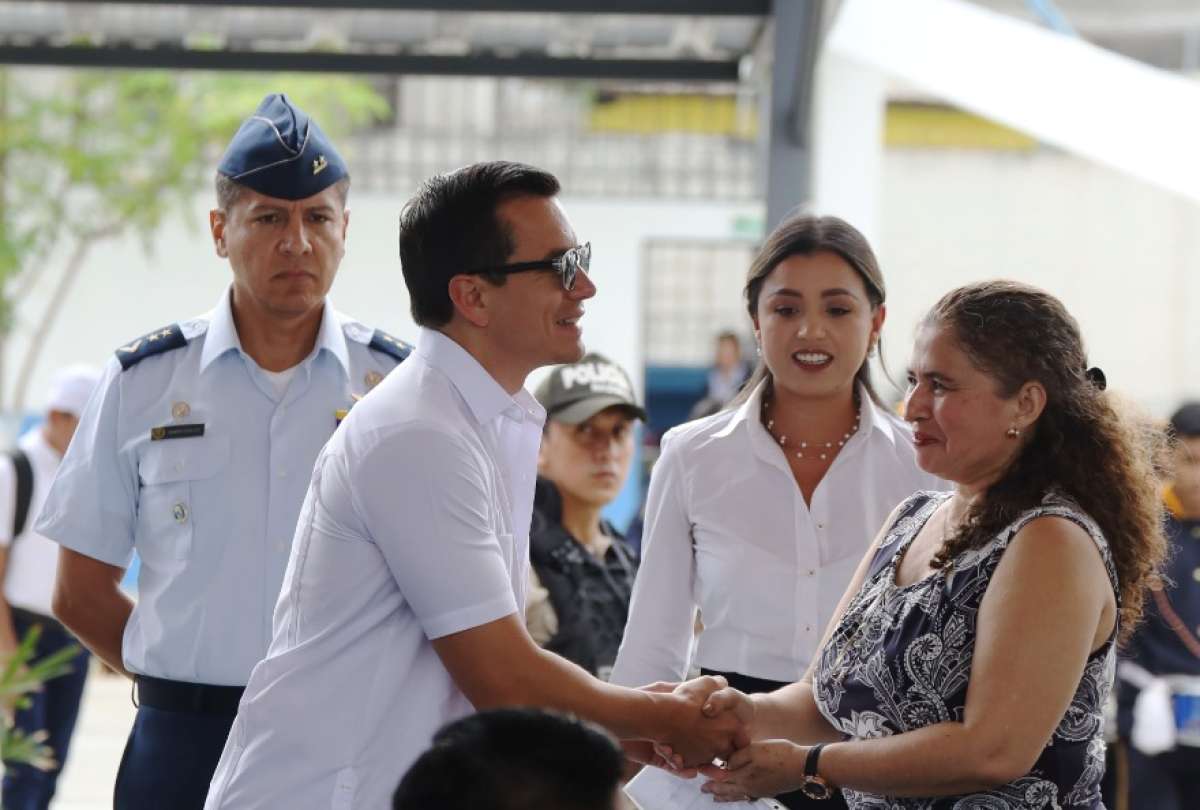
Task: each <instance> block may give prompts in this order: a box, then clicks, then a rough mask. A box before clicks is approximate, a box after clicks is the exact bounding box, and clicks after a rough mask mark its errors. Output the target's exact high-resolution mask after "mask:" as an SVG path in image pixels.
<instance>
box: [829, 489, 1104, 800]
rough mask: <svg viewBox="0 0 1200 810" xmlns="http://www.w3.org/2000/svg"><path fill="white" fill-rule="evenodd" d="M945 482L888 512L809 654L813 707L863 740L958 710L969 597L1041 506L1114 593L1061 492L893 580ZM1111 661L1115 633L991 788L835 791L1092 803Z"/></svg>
mask: <svg viewBox="0 0 1200 810" xmlns="http://www.w3.org/2000/svg"><path fill="white" fill-rule="evenodd" d="M950 495H951V493H949V492H938V493H935V492H919V493H917V494H916V495H913V496H912V497H911V498H909V499H908V500H907V501H906V502H905V503H904V504H903V505H902V508H901V510H900V517H899V518H898V519H897V520H896V522H895V523H894V524H893V525H892V527H891V529H890V530H889V531H888V533H887V535H886V537H885V538H884V540H883V543H882V544H881V546H880V548H879V551H878V552H877V553H876V555H875V558H874V560H873V561H872V563H871V567H870V569H869V572H868V575H867V578H866V581H865V582H864V583H863V586H862V588H861V589H860V590H859V592H858V594H857V595H856V596H855V597H854V599H853V601H852V602H851V603H850V605H849V606H848V607H847V609H846V613H845V615H844V616H843V617H842V619H841V621H840V622H839V623H838V626H837V628H836V629H835V631H834V634H833V636H832V637H831V638H830V640H829V643H828V644H826V645H825V648H824V649H823V650H822V652H821V656H820V659H819V661H818V666H817V671H816V678H815V684H814V686H815V690H816V700H817V706H818V707H819V708H820V710H821V713H822V714H824V715H825V717H826V718H827V719H828V720H829V721H830V722H831V723H833V724H834V726H836V727H837V728H840V729H841V730H842V731H843V732H844V733H845V734H846V736H847V738H848V739H856V740H861V739H872V738H878V737H887V736H890V735H892V734H900V733H903V732H905V731H912V730H914V729H918V728H921V727H923V726H929V725H933V724H935V723H942V722H946V721H958V722H961V721H962V719H963V712H964V707H965V705H966V699H967V684H968V682H969V680H970V677H971V659H972V657H973V654H974V646H975V632H976V628H975V622H976V618H977V616H978V612H979V605H980V602H981V601H982V599H983V594H984V591H986V590H987V586H988V583H989V582H990V581H991V577H992V573H993V572H994V571H995V570H996V566H997V565H998V564H999V562H1000V558H1001V556H1002V555H1003V554H1004V550H1005V549H1006V548H1007V547H1008V544H1009V542H1010V541H1011V540H1012V538H1013V536H1014V535H1015V534H1016V533H1017V531H1018V530H1019V529H1021V527H1023V526H1024V525H1025V524H1026V523H1028V522H1029V521H1031V520H1033V519H1034V518H1037V517H1042V516H1046V515H1053V516H1058V517H1063V518H1066V519H1068V520H1071V521H1073V522H1075V523H1077V524H1078V525H1079V526H1081V527H1082V528H1083V529H1084V530H1085V531H1086V532H1087V533H1088V534H1089V535H1090V536H1091V538H1092V540H1093V541H1095V543H1096V546H1097V548H1098V549H1099V550H1100V554H1101V556H1102V557H1103V558H1104V565H1105V568H1106V569H1107V570H1108V575H1109V579H1110V581H1111V582H1112V585H1113V589H1114V591H1115V590H1116V588H1117V578H1116V569H1115V568H1114V567H1113V562H1112V557H1111V555H1110V553H1109V549H1108V543H1107V542H1106V541H1105V539H1104V536H1103V534H1102V533H1101V532H1100V529H1099V527H1098V526H1097V525H1096V524H1095V522H1094V521H1092V519H1091V518H1090V517H1088V516H1087V515H1086V514H1084V513H1083V512H1082V511H1081V510H1080V509H1079V507H1078V506H1075V505H1074V504H1073V503H1071V502H1070V501H1068V500H1066V499H1065V498H1061V497H1058V496H1053V495H1051V496H1047V498H1046V499H1045V500H1044V501H1043V503H1042V504H1041V505H1040V506H1038V507H1037V508H1035V509H1031V510H1029V511H1028V512H1026V513H1025V514H1023V515H1021V516H1020V517H1019V518H1018V519H1017V520H1016V521H1014V522H1013V523H1012V524H1011V525H1010V526H1008V527H1007V528H1006V529H1004V531H1002V532H1000V533H999V534H998V535H997V536H996V538H995V539H994V540H992V541H991V542H990V543H988V544H987V545H986V546H984V547H982V548H979V549H973V550H970V551H966V552H964V553H963V554H961V555H960V556H959V557H958V558H957V559H956V560H955V561H954V565H953V567H952V571H950V572H947V571H945V570H942V571H937V572H934V573H933V574H931V575H930V576H928V577H926V578H924V579H922V580H920V581H918V582H914V583H912V584H911V585H908V586H905V587H899V586H897V585H896V579H895V577H896V567H897V564H898V562H899V560H900V558H901V557H902V556H903V552H904V550H905V549H906V548H907V547H908V545H909V544H910V543H911V542H912V540H913V538H914V537H915V536H916V535H917V533H918V532H919V531H920V529H921V527H922V526H924V525H925V522H926V521H927V520H928V519H929V516H930V515H932V514H933V512H934V510H936V509H937V507H938V506H939V505H940V504H941V503H943V502H944V501H945V500H946V499H947V498H949V497H950ZM1115 667H1116V631H1115V630H1114V632H1113V635H1112V636H1110V637H1109V639H1108V640H1107V641H1106V642H1105V643H1104V645H1103V646H1102V647H1101V648H1100V649H1098V650H1096V651H1095V652H1094V653H1092V654H1091V655H1090V656H1089V657H1088V660H1087V665H1086V667H1085V668H1084V672H1083V677H1082V678H1081V680H1080V682H1079V687H1078V689H1077V690H1076V691H1075V696H1074V698H1073V699H1072V701H1071V706H1070V708H1069V709H1068V710H1067V712H1066V714H1065V715H1064V716H1063V719H1062V721H1061V722H1060V723H1059V725H1058V728H1057V729H1055V731H1054V734H1053V736H1052V737H1051V739H1050V741H1049V742H1048V743H1047V744H1046V747H1045V749H1044V750H1043V751H1042V753H1041V755H1040V756H1039V757H1038V760H1037V762H1036V764H1035V765H1034V766H1033V769H1032V770H1031V771H1030V772H1029V773H1027V774H1025V775H1024V776H1022V777H1020V778H1019V779H1016V780H1014V781H1012V782H1009V783H1007V784H1004V785H1000V786H999V787H996V788H994V789H992V790H988V791H984V792H980V793H972V794H970V795H960V796H940V797H935V798H895V797H889V796H880V795H875V794H870V793H863V792H860V791H855V790H845V791H844V793H845V796H846V801H847V803H848V804H849V806H850V807H851V808H855V810H1043V809H1044V810H1083V808H1087V810H1103V807H1104V805H1103V803H1102V802H1101V799H1100V779H1101V777H1102V776H1103V774H1104V736H1103V735H1104V718H1103V707H1104V703H1105V700H1106V699H1107V697H1108V693H1109V690H1110V689H1111V687H1112V683H1113V675H1114V672H1115Z"/></svg>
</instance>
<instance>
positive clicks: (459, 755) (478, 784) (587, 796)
mask: <svg viewBox="0 0 1200 810" xmlns="http://www.w3.org/2000/svg"><path fill="white" fill-rule="evenodd" d="M623 766H624V757H623V755H622V754H621V749H620V748H618V747H617V744H616V742H615V741H614V740H613V739H612V738H611V737H610V736H609V735H608V734H607V733H605V732H603V731H601V730H599V729H598V728H596V727H594V726H591V725H589V724H586V723H583V722H581V721H579V720H576V719H574V718H571V717H566V716H563V715H559V714H554V713H551V712H545V711H540V710H537V709H498V710H495V711H488V712H481V713H479V714H474V715H470V716H468V717H464V718H463V719H461V720H458V721H455V722H453V723H450V724H449V725H447V726H445V727H443V728H442V730H441V731H439V732H438V733H437V735H436V736H435V737H434V738H433V747H431V748H430V749H429V750H428V751H426V752H425V753H424V754H422V755H421V756H420V757H419V758H418V759H417V761H416V762H414V763H413V765H412V767H411V768H409V770H408V773H406V774H405V775H404V778H403V779H401V780H400V785H399V787H397V788H396V793H395V795H394V796H393V797H392V808H393V810H462V808H468V807H469V808H473V810H614V808H613V802H614V800H615V798H616V792H617V786H618V784H619V783H620V779H621V770H622V767H623Z"/></svg>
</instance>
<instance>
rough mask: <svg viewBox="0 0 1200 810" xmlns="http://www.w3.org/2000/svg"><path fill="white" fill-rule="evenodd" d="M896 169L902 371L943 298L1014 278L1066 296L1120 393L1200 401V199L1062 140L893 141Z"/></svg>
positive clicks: (892, 275) (1150, 400) (897, 340)
mask: <svg viewBox="0 0 1200 810" xmlns="http://www.w3.org/2000/svg"><path fill="white" fill-rule="evenodd" d="M883 178H884V179H883V186H884V187H883V199H884V202H883V209H884V215H883V217H882V234H881V237H880V239H879V244H878V245H877V248H878V251H879V254H880V260H881V261H882V262H883V266H884V269H885V273H886V275H887V281H888V287H889V297H890V300H891V306H890V315H889V324H888V329H887V338H885V342H886V340H887V339H888V338H890V345H889V346H885V350H886V357H887V360H888V362H889V363H890V364H891V367H892V368H894V369H896V370H898V371H901V372H902V371H903V368H904V365H905V363H906V362H907V359H908V357H907V352H908V348H909V346H910V340H911V336H912V332H913V329H914V327H915V324H916V322H917V320H918V318H919V317H920V314H921V313H922V312H923V311H924V310H925V309H927V308H928V307H929V306H931V305H932V304H933V303H934V301H936V300H937V298H938V297H939V296H940V295H941V294H942V293H944V292H945V291H947V290H948V289H950V288H952V287H954V286H957V285H959V284H963V283H965V282H968V281H972V280H978V279H986V278H999V277H1004V278H1013V279H1018V280H1021V281H1025V282H1029V283H1032V284H1036V285H1038V286H1040V287H1043V288H1045V289H1047V290H1049V291H1050V292H1052V293H1054V294H1055V295H1057V296H1058V297H1059V298H1061V299H1062V300H1063V302H1064V303H1065V304H1066V306H1067V308H1068V309H1069V310H1070V311H1071V312H1072V314H1074V315H1075V317H1076V318H1077V319H1078V320H1079V323H1080V327H1081V329H1082V332H1083V337H1084V341H1085V344H1086V346H1087V349H1088V359H1089V362H1090V363H1091V364H1093V365H1098V366H1100V367H1101V368H1103V369H1104V371H1105V372H1106V374H1107V375H1108V380H1109V385H1110V387H1111V388H1113V389H1115V390H1120V391H1122V392H1125V393H1128V394H1132V395H1133V396H1135V397H1136V398H1137V399H1139V400H1140V401H1141V402H1142V403H1143V404H1145V405H1146V406H1147V407H1149V408H1150V409H1151V410H1152V411H1154V412H1156V413H1158V414H1160V415H1166V414H1167V413H1169V412H1170V411H1171V410H1172V409H1173V408H1174V406H1175V404H1176V403H1177V402H1178V400H1180V399H1181V398H1183V397H1185V396H1192V397H1195V396H1200V206H1197V205H1196V204H1194V203H1192V202H1189V201H1186V200H1184V199H1183V198H1180V197H1176V196H1174V195H1171V194H1169V193H1167V192H1165V191H1160V190H1158V189H1155V188H1153V187H1151V186H1149V185H1147V184H1145V183H1141V182H1138V181H1136V180H1133V179H1130V178H1128V177H1126V176H1125V175H1121V174H1118V173H1116V172H1114V171H1110V170H1107V169H1104V168H1101V167H1099V166H1097V165H1095V164H1093V163H1089V162H1087V161H1084V160H1082V159H1079V158H1075V157H1072V156H1069V155H1066V154H1063V153H1061V152H1058V151H1055V150H1052V149H1042V150H1038V151H1036V152H1032V153H998V152H983V151H971V150H957V151H954V150H949V151H947V150H939V151H924V150H894V151H891V152H889V153H888V156H887V159H886V160H885V162H884V175H883Z"/></svg>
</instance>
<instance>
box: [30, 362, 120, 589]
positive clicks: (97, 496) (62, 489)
mask: <svg viewBox="0 0 1200 810" xmlns="http://www.w3.org/2000/svg"><path fill="white" fill-rule="evenodd" d="M122 382H123V380H122V374H121V366H120V364H119V363H118V362H117V361H116V360H115V359H113V360H110V361H109V363H108V365H107V367H106V368H105V371H104V376H103V377H102V378H101V380H100V383H99V385H97V387H96V391H95V393H93V394H92V398H91V399H90V400H89V401H88V404H87V407H85V408H84V411H83V413H82V414H81V415H80V417H79V427H77V428H76V429H75V436H74V437H73V438H72V439H71V444H70V445H69V446H68V448H67V452H66V455H65V456H64V457H63V460H62V464H61V465H60V466H59V468H58V474H57V475H56V476H55V478H54V483H53V484H52V485H51V486H50V491H49V492H48V493H47V495H46V500H45V502H44V503H43V504H42V510H41V514H40V515H39V516H38V520H37V523H36V525H35V526H34V528H35V529H36V530H37V532H38V533H39V534H42V535H44V536H45V537H48V538H50V539H51V540H53V541H55V542H56V543H58V544H59V545H61V546H63V547H65V548H69V549H71V550H73V551H77V552H79V553H80V554H84V555H86V556H88V557H92V558H94V559H97V560H100V561H101V562H104V563H108V564H109V565H116V566H120V567H122V568H125V567H127V566H128V565H129V562H130V559H131V557H132V555H133V540H134V537H133V528H134V517H135V514H136V510H137V492H138V488H137V467H136V464H135V462H134V461H133V460H132V458H131V457H130V456H129V455H128V454H127V453H124V452H122V448H121V435H120V428H121V424H120V420H121V385H122Z"/></svg>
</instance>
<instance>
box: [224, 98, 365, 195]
mask: <svg viewBox="0 0 1200 810" xmlns="http://www.w3.org/2000/svg"><path fill="white" fill-rule="evenodd" d="M217 171H219V172H220V173H221V174H223V175H225V176H226V177H228V178H229V179H230V180H233V181H234V182H235V183H240V184H241V185H243V186H247V187H248V188H252V189H254V190H255V191H257V192H258V193H260V194H266V195H267V196H268V197H278V198H279V199H283V200H302V199H304V198H305V197H311V196H312V195H314V194H318V193H320V192H322V191H324V190H325V189H327V188H329V187H330V186H332V185H333V184H334V183H336V182H337V181H339V180H341V179H342V178H343V177H346V176H347V175H348V174H349V172H348V171H347V170H346V164H345V162H343V161H342V157H341V155H339V154H338V153H337V150H336V149H334V148H333V144H332V143H331V142H330V140H329V139H328V138H326V137H325V133H324V132H322V131H321V128H320V127H319V126H317V122H316V121H314V120H312V119H311V118H309V117H308V114H307V113H305V112H304V111H303V110H301V109H300V108H299V107H297V106H295V105H294V104H292V102H290V101H288V99H287V96H285V95H283V94H282V93H272V94H270V95H269V96H267V97H266V98H264V99H263V100H262V103H261V104H259V105H258V109H257V110H255V111H254V115H252V116H250V117H249V118H247V119H246V120H245V121H243V122H242V125H241V127H239V128H238V131H237V133H236V134H235V135H234V136H233V140H232V141H230V142H229V148H227V149H226V150H225V155H224V157H222V158H221V163H220V165H219V166H217Z"/></svg>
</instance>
